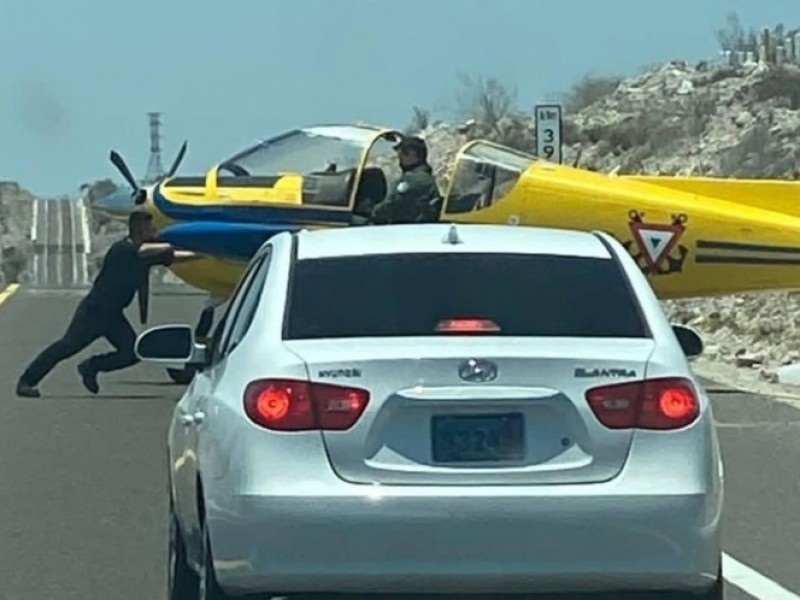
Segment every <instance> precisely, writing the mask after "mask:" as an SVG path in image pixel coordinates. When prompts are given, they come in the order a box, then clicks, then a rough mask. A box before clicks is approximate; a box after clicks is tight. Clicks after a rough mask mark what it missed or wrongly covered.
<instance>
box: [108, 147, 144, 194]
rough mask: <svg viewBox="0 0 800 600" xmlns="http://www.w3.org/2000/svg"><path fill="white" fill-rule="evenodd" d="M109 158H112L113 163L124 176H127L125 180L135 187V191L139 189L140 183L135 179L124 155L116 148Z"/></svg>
mask: <svg viewBox="0 0 800 600" xmlns="http://www.w3.org/2000/svg"><path fill="white" fill-rule="evenodd" d="M109 159H110V160H111V164H113V165H114V166H115V167H117V170H118V171H119V172H120V173H122V176H123V177H124V178H125V181H127V182H128V184H129V185H130V186H131V187H132V188H133V190H134V191H136V190H138V189H139V184H138V183H136V179H134V177H133V174H132V173H131V170H130V169H129V168H128V165H126V164H125V161H124V160H123V159H122V157H121V156H120V155H119V154H118V153H117V152H116V150H112V151H111V154H110V155H109Z"/></svg>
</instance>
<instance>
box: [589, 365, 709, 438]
mask: <svg viewBox="0 0 800 600" xmlns="http://www.w3.org/2000/svg"><path fill="white" fill-rule="evenodd" d="M586 400H587V401H588V402H589V406H590V407H591V409H592V412H594V414H595V416H596V417H597V419H598V420H599V421H600V422H601V423H602V424H603V425H605V426H606V427H608V428H610V429H632V428H634V427H635V428H638V429H658V430H666V429H680V428H681V427H686V426H687V425H689V424H690V423H692V422H693V421H694V420H695V419H697V417H698V415H699V414H700V403H699V401H698V399H697V393H696V391H695V389H694V386H693V385H692V383H691V381H689V380H687V379H681V378H665V379H649V380H646V381H636V382H632V383H622V384H617V385H609V386H604V387H598V388H594V389H590V390H588V391H587V392H586Z"/></svg>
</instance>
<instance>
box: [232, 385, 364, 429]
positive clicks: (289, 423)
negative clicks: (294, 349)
mask: <svg viewBox="0 0 800 600" xmlns="http://www.w3.org/2000/svg"><path fill="white" fill-rule="evenodd" d="M368 402H369V392H368V391H367V390H362V389H358V388H350V387H343V386H338V385H330V384H324V383H311V382H308V381H299V380H293V379H258V380H256V381H253V382H251V383H250V384H248V386H247V387H246V388H245V391H244V410H245V413H246V414H247V416H248V417H249V418H250V419H251V420H252V421H253V422H254V423H256V424H257V425H260V426H262V427H266V428H267V429H273V430H275V431H309V430H314V429H320V430H331V431H343V430H346V429H350V428H351V427H352V426H353V425H355V424H356V422H357V421H358V419H359V417H361V415H362V414H363V412H364V409H365V408H366V407H367V403H368Z"/></svg>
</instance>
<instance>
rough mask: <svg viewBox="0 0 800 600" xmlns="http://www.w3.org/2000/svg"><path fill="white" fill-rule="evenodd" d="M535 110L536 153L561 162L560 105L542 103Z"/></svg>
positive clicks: (540, 156)
mask: <svg viewBox="0 0 800 600" xmlns="http://www.w3.org/2000/svg"><path fill="white" fill-rule="evenodd" d="M535 111H536V155H537V156H538V157H539V158H543V159H545V160H548V161H550V162H554V163H559V164H560V163H561V157H562V152H561V150H562V142H561V106H559V105H558V104H542V105H539V106H537V107H536V108H535Z"/></svg>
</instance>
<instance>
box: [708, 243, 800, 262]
mask: <svg viewBox="0 0 800 600" xmlns="http://www.w3.org/2000/svg"><path fill="white" fill-rule="evenodd" d="M697 249H698V254H697V255H696V256H695V259H694V262H695V263H696V264H705V265H714V264H716V265H763V266H769V265H772V266H787V265H788V266H791V265H800V247H797V246H772V245H769V244H748V243H741V242H722V241H716V240H698V241H697ZM702 250H706V251H708V250H723V251H725V250H727V251H730V252H735V253H737V254H728V253H724V254H722V253H717V252H702ZM756 254H762V255H763V254H766V255H770V254H771V255H772V256H756ZM776 254H788V255H789V256H781V257H779V256H775V255H776Z"/></svg>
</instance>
